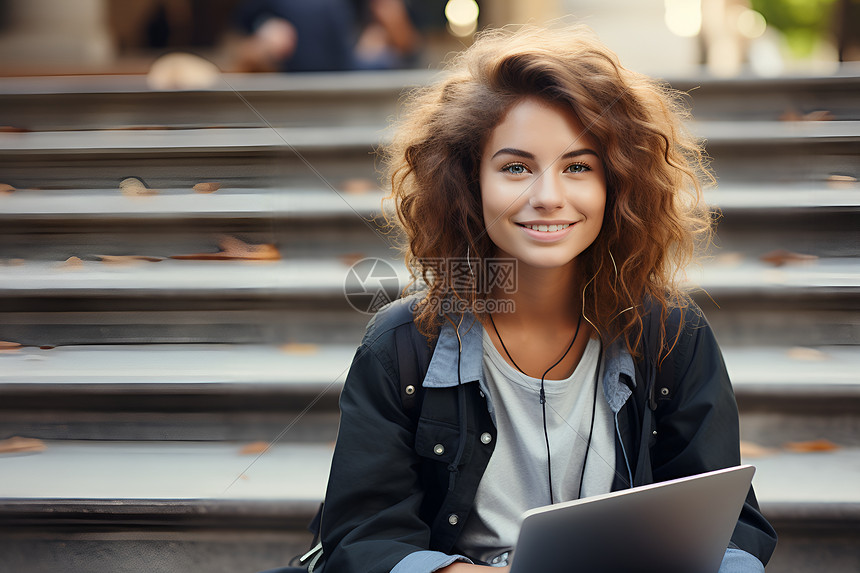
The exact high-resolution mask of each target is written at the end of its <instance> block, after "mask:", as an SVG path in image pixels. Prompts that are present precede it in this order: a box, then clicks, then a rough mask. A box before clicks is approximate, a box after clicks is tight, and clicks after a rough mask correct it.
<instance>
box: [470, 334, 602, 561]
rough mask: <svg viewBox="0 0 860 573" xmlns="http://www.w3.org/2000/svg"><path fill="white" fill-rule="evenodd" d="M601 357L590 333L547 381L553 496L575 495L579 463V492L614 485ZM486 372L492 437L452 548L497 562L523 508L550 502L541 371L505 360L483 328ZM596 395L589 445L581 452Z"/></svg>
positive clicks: (506, 551) (507, 550)
mask: <svg viewBox="0 0 860 573" xmlns="http://www.w3.org/2000/svg"><path fill="white" fill-rule="evenodd" d="M599 357H600V341H599V340H597V339H591V340H589V342H588V345H587V346H586V349H585V352H584V353H583V356H582V359H581V360H580V361H579V364H578V365H577V367H576V369H575V370H574V372H573V374H571V376H570V377H568V378H566V379H565V380H545V381H544V391H545V394H546V422H547V433H548V435H549V444H550V453H551V460H552V480H553V484H552V489H553V495H554V498H555V501H556V502H560V501H569V500H572V499H578V498H579V493H580V475H581V474H582V465H583V463H585V479H584V483H583V484H582V495H583V497H587V496H592V495H598V494H602V493H607V492H609V491H610V490H611V487H612V480H613V476H614V473H615V439H614V428H615V426H614V422H613V418H612V412H611V411H610V409H609V406H608V405H607V403H606V400H605V398H604V397H603V384H602V383H600V382H599V381H600V380H601V379H602V377H603V376H602V372H600V373H599V372H597V368H598V363H599ZM601 370H602V368H601ZM484 373H485V375H486V382H487V388H488V390H489V392H490V396H489V398H490V399H491V400H492V404H493V408H494V413H495V421H496V430H497V442H496V446H495V449H494V450H493V455H492V457H491V458H490V461H489V464H488V465H487V469H486V471H485V472H484V476H483V477H482V479H481V483H480V485H479V486H478V491H477V494H476V497H475V508H474V510H473V511H472V513H471V514H470V516H469V519H468V520H467V522H466V524H465V525H464V527H463V532H462V534H461V535H460V538H459V540H458V542H457V547H456V550H457V552H458V553H461V554H464V555H469V556H470V557H473V558H475V559H480V560H482V561H485V562H487V563H492V564H494V565H499V566H502V565H505V564H506V563H507V562H508V561H509V557H510V555H512V549H513V547H514V545H515V544H516V541H517V536H518V534H519V530H520V518H521V516H522V513H523V512H525V511H527V510H529V509H533V508H535V507H540V506H543V505H548V504H549V503H550V497H549V488H548V483H547V481H548V474H547V460H546V442H545V437H544V430H543V416H542V413H541V404H540V393H539V392H540V379H538V378H532V377H530V376H526V375H525V374H523V373H521V372H519V371H518V370H516V369H514V368H513V367H511V366H510V365H509V364H508V363H507V362H505V360H504V358H502V356H501V355H500V354H499V352H498V350H496V347H495V346H494V345H493V342H492V340H491V339H490V337H489V335H488V334H487V333H486V331H485V332H484ZM595 392H596V395H595ZM595 399H596V410H595V416H594V428H593V433H592V437H591V449H590V452H589V453H588V456H587V457H586V449H587V447H586V443H587V441H588V435H589V432H590V431H591V428H592V415H591V412H592V406H593V405H595Z"/></svg>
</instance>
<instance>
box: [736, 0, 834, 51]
mask: <svg viewBox="0 0 860 573" xmlns="http://www.w3.org/2000/svg"><path fill="white" fill-rule="evenodd" d="M750 4H751V5H752V8H753V9H754V10H756V11H757V12H760V13H761V14H762V15H763V16H764V18H765V20H766V21H767V23H768V25H769V26H773V27H774V28H776V29H777V30H779V31H780V32H782V33H783V34H784V35H785V39H786V41H787V42H788V46H789V50H791V54H792V55H793V56H794V57H796V58H805V57H808V56H809V55H811V54H812V52H813V51H814V50H815V46H816V44H817V43H818V41H819V40H820V39H821V38H822V37H824V36H827V35H828V34H829V33H830V26H831V23H832V19H833V9H834V5H835V4H836V0H751V2H750Z"/></svg>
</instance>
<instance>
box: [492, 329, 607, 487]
mask: <svg viewBox="0 0 860 573" xmlns="http://www.w3.org/2000/svg"><path fill="white" fill-rule="evenodd" d="M489 317H490V323H491V324H492V325H493V330H494V331H495V332H496V336H498V337H499V342H500V343H501V344H502V349H503V350H504V351H505V354H506V355H507V357H508V359H509V360H510V361H511V364H513V365H514V367H515V368H516V369H517V370H519V371H520V372H522V373H523V374H524V375H526V376H528V374H526V373H525V372H523V369H522V368H520V367H519V365H518V364H517V362H516V360H514V358H513V356H511V353H510V352H509V351H508V347H507V346H505V341H504V340H502V335H501V334H499V329H498V327H497V326H496V321H495V320H493V315H492V314H489ZM581 326H582V314H580V315H579V320H578V321H577V322H576V332H574V333H573V340H571V341H570V344H569V345H568V347H567V350H565V351H564V354H562V355H561V358H559V359H558V360H556V361H555V364H553V365H552V366H550V367H549V368H547V369H546V372H544V373H543V376H541V377H540V405H541V414H542V417H543V437H544V441H545V442H546V472H547V480H548V483H549V502H550V503H551V504H553V503H555V496H554V495H553V493H552V455H551V454H550V448H549V432H548V431H547V426H546V392H545V391H544V380H546V376H547V374H549V373H550V371H551V370H552V369H553V368H555V367H556V366H558V365H559V364H560V363H561V361H562V360H564V358H565V357H566V356H567V355H568V353H569V352H570V349H571V348H573V344H574V343H575V342H576V339H577V338H578V337H579V328H580V327H581ZM599 371H600V368H599V365H598V372H599ZM596 405H597V388H596V387H595V389H594V405H592V413H591V431H589V433H588V442H587V446H586V450H585V457H586V459H588V448H590V447H591V434H592V433H593V431H594V411H595V408H596ZM582 470H583V472H582V477H580V481H579V492H580V497H582V478H583V477H584V476H585V460H583V462H582Z"/></svg>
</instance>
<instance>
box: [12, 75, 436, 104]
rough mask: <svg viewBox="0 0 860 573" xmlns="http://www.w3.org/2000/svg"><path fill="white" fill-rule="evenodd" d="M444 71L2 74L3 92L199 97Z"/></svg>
mask: <svg viewBox="0 0 860 573" xmlns="http://www.w3.org/2000/svg"><path fill="white" fill-rule="evenodd" d="M436 73H438V72H433V71H427V70H392V71H378V72H377V71H360V72H336V73H326V72H314V73H300V72H291V73H290V74H289V75H284V74H222V75H221V79H222V80H224V81H221V82H218V83H216V84H215V85H213V86H212V87H211V88H207V89H203V90H153V89H151V88H150V87H148V86H147V83H146V76H145V75H122V74H117V75H80V76H60V77H57V76H33V77H7V78H0V95H41V94H49V95H70V94H80V95H95V94H152V93H165V94H175V95H181V96H187V97H188V98H189V99H191V100H193V99H195V98H197V97H199V94H200V93H201V92H204V93H218V92H220V93H224V94H226V95H228V96H230V98H231V100H232V99H235V95H234V91H240V92H243V93H245V92H278V93H280V94H285V95H286V94H290V93H298V94H305V93H310V94H315V93H319V92H329V93H332V94H336V95H343V96H344V97H345V98H348V97H350V96H351V95H354V94H356V93H379V92H388V91H395V92H397V93H399V92H400V90H402V89H404V88H408V87H412V86H415V85H421V84H425V83H427V82H428V81H429V80H430V79H431V78H433V76H434V75H435V74H436Z"/></svg>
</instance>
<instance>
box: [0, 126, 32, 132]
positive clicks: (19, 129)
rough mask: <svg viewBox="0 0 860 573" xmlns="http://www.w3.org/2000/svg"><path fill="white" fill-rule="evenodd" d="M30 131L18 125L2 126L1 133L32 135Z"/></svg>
mask: <svg viewBox="0 0 860 573" xmlns="http://www.w3.org/2000/svg"><path fill="white" fill-rule="evenodd" d="M30 131H32V130H30V129H27V128H26V127H18V126H16V125H0V133H30Z"/></svg>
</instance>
